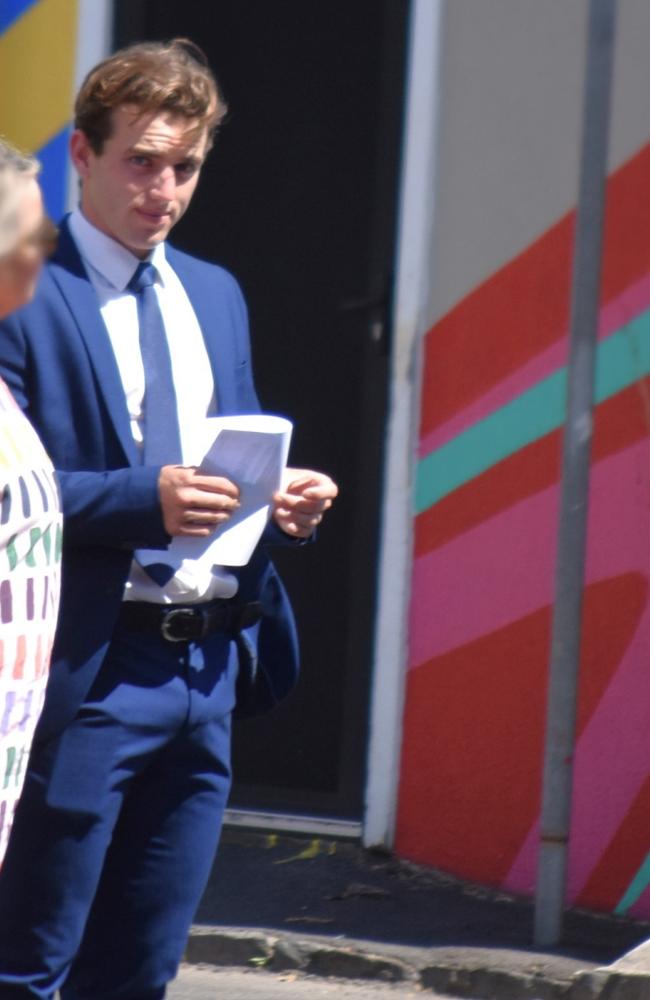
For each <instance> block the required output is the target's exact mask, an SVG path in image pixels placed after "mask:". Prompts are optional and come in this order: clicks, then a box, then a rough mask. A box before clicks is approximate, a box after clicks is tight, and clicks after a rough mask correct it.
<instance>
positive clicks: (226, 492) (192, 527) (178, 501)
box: [158, 465, 239, 538]
mask: <svg viewBox="0 0 650 1000" xmlns="http://www.w3.org/2000/svg"><path fill="white" fill-rule="evenodd" d="M158 490H159V493H160V505H161V507H162V513H163V522H164V525H165V530H166V531H167V533H168V534H169V535H172V536H176V535H184V536H189V537H194V538H207V536H208V535H210V534H211V533H212V532H213V531H214V530H215V528H217V527H218V526H219V525H220V524H223V522H224V521H227V520H228V518H229V517H230V516H231V515H232V514H233V513H234V512H235V511H236V510H237V508H238V507H239V489H238V487H237V486H235V484H234V483H231V481H230V480H229V479H224V478H222V477H221V476H203V475H201V474H200V473H199V472H198V471H197V470H196V469H195V468H192V467H187V466H183V465H164V466H163V467H162V469H161V470H160V478H159V479H158Z"/></svg>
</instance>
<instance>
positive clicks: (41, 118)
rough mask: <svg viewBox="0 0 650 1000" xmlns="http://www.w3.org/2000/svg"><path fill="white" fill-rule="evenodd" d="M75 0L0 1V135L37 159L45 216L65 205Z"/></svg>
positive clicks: (57, 212)
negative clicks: (46, 212)
mask: <svg viewBox="0 0 650 1000" xmlns="http://www.w3.org/2000/svg"><path fill="white" fill-rule="evenodd" d="M77 17H78V4H77V0H2V2H1V3H0V135H3V136H5V137H6V138H7V139H9V140H10V142H12V143H13V144H14V145H16V146H18V147H19V148H20V149H23V150H25V151H26V152H31V153H35V154H36V156H37V157H38V159H39V160H40V163H41V167H42V172H41V178H40V180H41V186H42V188H43V193H44V196H45V202H46V205H47V209H48V212H49V214H50V215H51V216H52V218H53V219H59V218H60V217H61V215H62V214H63V211H64V209H65V206H66V201H67V184H68V138H69V134H70V118H71V112H72V101H73V97H74V70H75V55H76V36H77Z"/></svg>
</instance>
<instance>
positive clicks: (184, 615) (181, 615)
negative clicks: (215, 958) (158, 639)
mask: <svg viewBox="0 0 650 1000" xmlns="http://www.w3.org/2000/svg"><path fill="white" fill-rule="evenodd" d="M198 617H199V616H198V615H197V614H196V612H195V611H192V610H191V609H190V608H172V609H171V611H168V612H167V613H166V614H165V615H164V617H163V620H162V621H161V623H160V631H161V633H162V636H163V639H166V640H167V642H189V641H190V639H189V636H182V635H173V634H172V633H171V631H170V629H171V628H173V624H174V622H175V621H178V622H179V623H180V622H181V621H183V620H190V619H192V620H193V619H195V618H198Z"/></svg>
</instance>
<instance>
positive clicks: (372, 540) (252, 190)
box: [115, 0, 408, 821]
mask: <svg viewBox="0 0 650 1000" xmlns="http://www.w3.org/2000/svg"><path fill="white" fill-rule="evenodd" d="M407 16H408V0H328V2H327V3H323V2H317V0H275V2H270V0H208V2H205V0H182V2H181V0H178V2H171V0H170V2H162V0H117V2H116V4H115V42H116V46H121V45H124V44H128V43H129V42H132V41H136V40H142V39H163V38H171V37H174V36H177V35H182V36H186V37H189V38H191V39H193V40H194V41H196V42H198V44H200V45H201V47H202V48H203V49H204V50H205V51H206V53H207V55H208V57H209V59H210V63H211V65H212V66H213V67H214V69H215V71H216V73H217V77H218V79H219V81H220V84H221V87H222V89H223V91H224V94H225V96H226V99H227V102H228V104H229V107H230V112H229V115H228V120H227V123H226V124H225V125H224V126H223V129H222V131H221V133H220V135H219V136H218V138H217V142H216V145H215V149H214V151H213V152H212V154H211V156H210V159H209V161H208V163H207V165H206V167H205V170H204V175H203V178H202V180H201V184H200V187H199V190H198V192H197V194H196V196H195V201H194V204H193V206H192V208H191V209H190V212H189V213H188V215H187V217H186V218H185V219H184V220H183V222H182V223H181V224H180V225H179V227H178V230H177V231H176V233H175V234H174V242H176V243H177V244H178V245H180V246H182V247H184V248H185V249H188V250H189V251H190V252H193V253H196V254H198V255H199V256H204V257H207V258H209V259H211V260H216V261H218V262H219V263H222V264H224V265H225V266H226V267H228V268H229V269H230V270H232V271H233V272H234V273H235V275H236V276H237V277H238V279H239V280H240V282H241V284H242V286H243V288H244V292H245V294H246V297H247V300H248V303H249V308H250V314H251V330H252V337H253V351H254V359H255V369H256V380H257V386H258V391H259V393H260V397H261V399H262V402H263V405H264V406H265V408H266V409H267V410H268V411H269V412H279V413H284V414H286V415H287V416H289V417H291V418H292V419H293V420H294V421H295V425H296V430H295V435H294V444H293V447H292V454H291V464H293V465H303V464H304V465H307V466H313V467H317V468H322V469H325V470H327V471H328V472H330V473H331V474H332V475H333V476H334V477H335V478H336V479H337V480H338V482H339V484H340V487H341V497H340V499H339V501H338V502H337V505H336V509H335V511H333V512H332V514H331V516H330V518H329V521H328V522H327V524H326V525H325V526H324V527H323V529H322V531H321V533H320V538H319V542H318V544H317V545H315V546H312V547H308V548H307V549H305V550H303V551H301V552H279V553H278V554H277V559H276V562H277V564H278V566H279V568H280V571H281V574H282V576H283V579H284V580H285V583H286V584H287V587H288V589H289V592H290V593H291V596H292V599H293V602H294V607H295V609H296V614H297V618H298V623H299V630H300V636H301V646H302V651H303V672H302V679H301V683H300V685H299V688H298V690H297V692H296V693H295V694H294V695H293V696H292V698H291V699H290V700H289V701H288V703H287V704H285V705H283V706H281V707H280V708H279V709H278V710H277V711H276V712H275V713H273V714H272V715H271V716H269V717H266V718H262V719H258V720H251V721H247V722H241V723H238V724H237V727H236V732H235V740H234V767H235V776H236V783H235V786H234V789H233V794H232V799H231V806H233V807H239V808H246V809H253V810H260V811H272V812H279V813H298V814H310V815H315V816H322V817H337V818H341V819H348V820H353V821H358V820H360V819H361V817H362V811H363V789H364V783H365V768H366V745H367V715H368V700H369V687H370V673H371V660H372V638H373V622H374V611H375V591H376V573H377V546H378V523H379V508H380V499H381V497H380V491H381V476H382V456H383V441H384V433H385V421H386V401H387V376H388V361H389V352H390V329H389V315H390V299H391V291H392V270H393V257H394V231H395V214H396V201H397V177H398V167H399V162H398V161H399V149H400V139H401V119H402V105H403V91H404V84H403V79H404V62H405V56H404V50H405V35H406V23H407Z"/></svg>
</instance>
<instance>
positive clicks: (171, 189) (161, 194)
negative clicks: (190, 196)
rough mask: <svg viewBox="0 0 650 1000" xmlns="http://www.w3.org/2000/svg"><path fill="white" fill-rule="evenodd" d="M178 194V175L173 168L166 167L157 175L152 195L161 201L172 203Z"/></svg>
mask: <svg viewBox="0 0 650 1000" xmlns="http://www.w3.org/2000/svg"><path fill="white" fill-rule="evenodd" d="M175 193H176V174H175V172H174V168H173V167H165V168H164V169H163V170H161V171H160V173H158V174H157V176H156V178H155V180H154V183H153V186H152V188H151V194H152V195H153V196H154V198H158V199H159V200H160V201H172V200H173V198H174V195H175Z"/></svg>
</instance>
